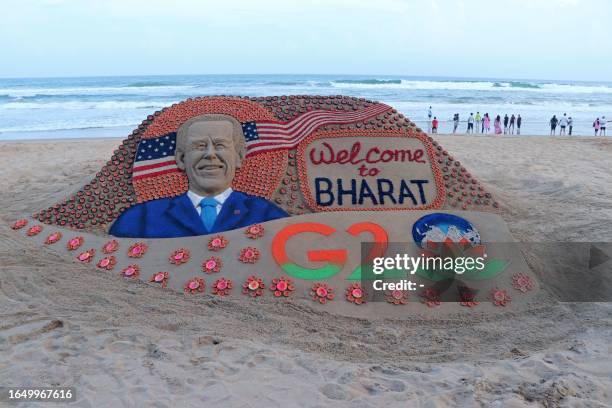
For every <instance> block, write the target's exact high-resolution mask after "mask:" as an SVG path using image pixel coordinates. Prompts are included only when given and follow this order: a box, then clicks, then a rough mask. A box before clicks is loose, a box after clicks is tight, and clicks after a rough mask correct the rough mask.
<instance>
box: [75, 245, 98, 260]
mask: <svg viewBox="0 0 612 408" xmlns="http://www.w3.org/2000/svg"><path fill="white" fill-rule="evenodd" d="M94 256H96V250H95V249H93V248H90V249H88V250H87V251H85V252H81V253H80V254H79V255H78V256H77V259H78V260H79V261H81V262H87V263H89V262H91V260H92V259H93V258H94Z"/></svg>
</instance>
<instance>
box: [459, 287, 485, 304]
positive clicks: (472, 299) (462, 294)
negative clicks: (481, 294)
mask: <svg viewBox="0 0 612 408" xmlns="http://www.w3.org/2000/svg"><path fill="white" fill-rule="evenodd" d="M457 290H458V291H459V304H460V305H461V306H466V307H474V306H476V305H478V304H479V303H480V302H477V301H476V293H474V290H473V289H472V288H469V287H467V286H459V287H458V288H457Z"/></svg>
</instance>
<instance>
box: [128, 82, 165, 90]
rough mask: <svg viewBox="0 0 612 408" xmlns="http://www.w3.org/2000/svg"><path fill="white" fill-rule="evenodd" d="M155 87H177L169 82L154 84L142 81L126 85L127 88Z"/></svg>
mask: <svg viewBox="0 0 612 408" xmlns="http://www.w3.org/2000/svg"><path fill="white" fill-rule="evenodd" d="M157 86H177V85H172V84H171V83H169V82H156V81H143V82H133V83H131V84H127V85H126V87H127V88H147V87H157Z"/></svg>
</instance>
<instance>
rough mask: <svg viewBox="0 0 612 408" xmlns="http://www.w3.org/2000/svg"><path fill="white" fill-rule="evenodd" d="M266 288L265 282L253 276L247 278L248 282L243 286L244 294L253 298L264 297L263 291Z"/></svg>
mask: <svg viewBox="0 0 612 408" xmlns="http://www.w3.org/2000/svg"><path fill="white" fill-rule="evenodd" d="M265 288H266V284H265V283H264V282H263V279H262V278H260V277H258V276H255V275H251V276H249V277H248V278H247V280H246V281H245V282H244V283H243V284H242V293H244V294H245V295H250V296H252V297H257V296H261V295H263V290H264V289H265Z"/></svg>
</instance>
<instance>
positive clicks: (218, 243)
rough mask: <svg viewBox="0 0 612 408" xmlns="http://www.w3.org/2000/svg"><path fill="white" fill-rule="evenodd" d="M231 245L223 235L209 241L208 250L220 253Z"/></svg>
mask: <svg viewBox="0 0 612 408" xmlns="http://www.w3.org/2000/svg"><path fill="white" fill-rule="evenodd" d="M227 244H229V241H228V240H227V239H225V237H224V236H223V235H215V236H214V237H212V238H211V239H209V240H208V249H209V250H210V251H220V250H222V249H223V248H225V247H226V246H227Z"/></svg>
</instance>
